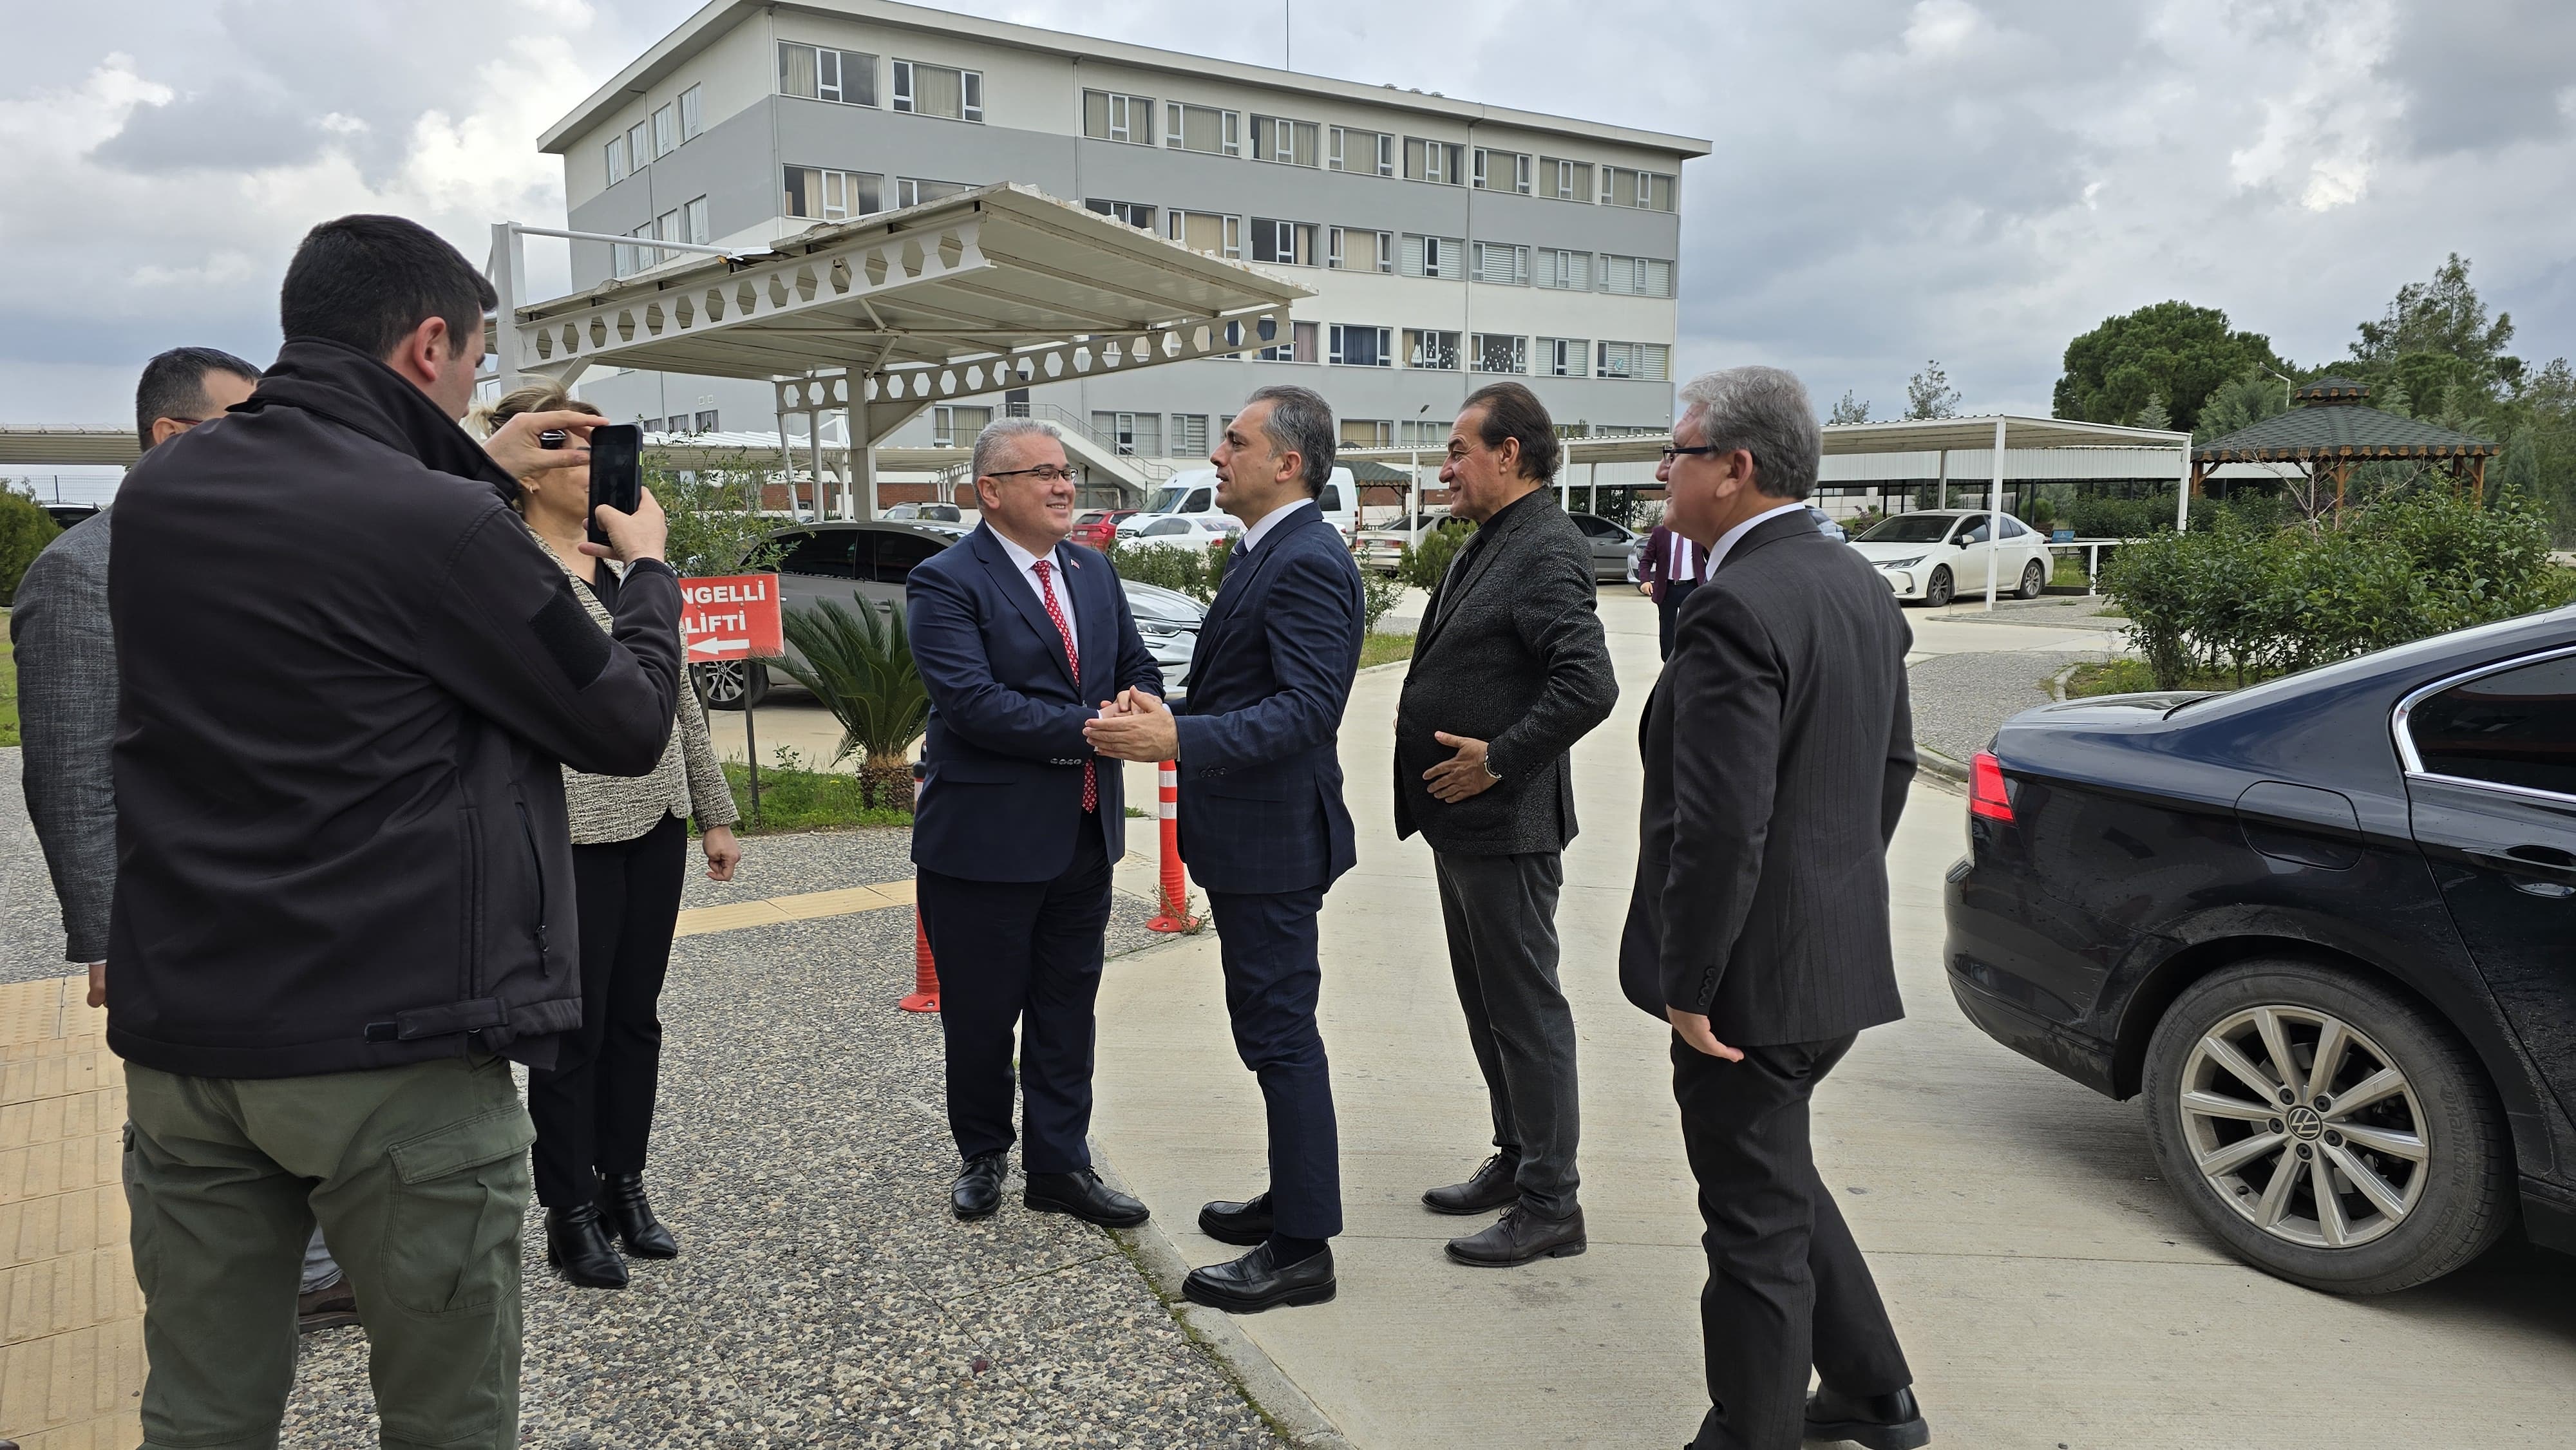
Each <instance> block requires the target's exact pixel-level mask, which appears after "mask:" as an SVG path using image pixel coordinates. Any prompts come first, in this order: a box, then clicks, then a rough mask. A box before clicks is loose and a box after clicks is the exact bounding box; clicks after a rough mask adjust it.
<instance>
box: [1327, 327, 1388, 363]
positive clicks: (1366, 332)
mask: <svg viewBox="0 0 2576 1450" xmlns="http://www.w3.org/2000/svg"><path fill="white" fill-rule="evenodd" d="M1388 331H1389V329H1387V328H1383V327H1352V326H1346V325H1344V324H1342V323H1339V322H1336V323H1334V324H1333V334H1332V344H1333V351H1332V360H1333V361H1334V362H1336V363H1339V364H1340V365H1342V366H1343V367H1346V368H1386V367H1393V366H1395V355H1394V350H1393V349H1392V348H1390V347H1389V346H1388V345H1387V343H1388V339H1387V333H1388Z"/></svg>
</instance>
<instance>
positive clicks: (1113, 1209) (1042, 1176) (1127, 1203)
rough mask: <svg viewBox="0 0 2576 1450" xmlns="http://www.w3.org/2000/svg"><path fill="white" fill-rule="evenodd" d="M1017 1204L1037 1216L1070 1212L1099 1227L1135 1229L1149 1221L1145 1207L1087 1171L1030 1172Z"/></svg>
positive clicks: (1148, 1212) (1149, 1212) (1150, 1215)
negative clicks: (1026, 1206)
mask: <svg viewBox="0 0 2576 1450" xmlns="http://www.w3.org/2000/svg"><path fill="white" fill-rule="evenodd" d="M1020 1202H1022V1203H1024V1204H1027V1205H1028V1206H1029V1207H1030V1208H1032V1209H1034V1210H1036V1211H1037V1212H1039V1213H1069V1214H1072V1215H1073V1216H1074V1217H1075V1218H1078V1219H1081V1220H1082V1221H1083V1222H1085V1223H1096V1224H1098V1225H1100V1226H1101V1227H1102V1228H1134V1227H1135V1226H1136V1225H1138V1224H1140V1223H1143V1222H1144V1221H1145V1220H1146V1219H1148V1218H1151V1217H1152V1216H1153V1213H1152V1211H1151V1210H1149V1209H1148V1208H1146V1207H1145V1205H1144V1204H1142V1203H1140V1202H1138V1201H1137V1200H1135V1199H1133V1198H1129V1197H1128V1196H1127V1195H1126V1194H1123V1193H1121V1192H1119V1191H1118V1190H1117V1189H1115V1188H1112V1187H1110V1186H1109V1185H1108V1184H1106V1183H1103V1182H1101V1181H1100V1175H1099V1174H1097V1173H1094V1172H1092V1171H1091V1170H1090V1169H1088V1168H1086V1169H1084V1170H1082V1171H1081V1172H1079V1173H1032V1174H1030V1175H1029V1186H1028V1191H1027V1192H1025V1193H1023V1194H1021V1195H1020Z"/></svg>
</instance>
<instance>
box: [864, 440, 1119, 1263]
mask: <svg viewBox="0 0 2576 1450" xmlns="http://www.w3.org/2000/svg"><path fill="white" fill-rule="evenodd" d="M974 468H975V492H976V496H977V498H978V500H979V502H980V504H981V506H982V510H983V515H984V521H983V525H982V527H980V528H977V529H976V530H975V531H974V532H973V533H970V534H968V535H967V536H966V538H965V539H964V541H963V542H961V543H959V544H957V545H955V546H954V547H952V548H949V549H947V550H945V551H943V552H941V553H940V554H937V555H935V556H933V557H932V558H931V559H929V560H927V561H926V562H924V563H922V564H919V565H917V566H915V567H914V569H913V571H912V574H911V577H910V579H909V580H908V581H907V593H908V595H909V607H908V613H907V619H908V621H909V624H910V631H909V632H910V634H911V637H912V657H913V661H914V663H915V664H916V665H917V666H919V668H920V670H921V680H922V684H923V685H924V686H925V687H927V689H928V691H929V694H930V718H929V721H928V724H927V726H926V734H925V738H924V740H923V744H922V764H923V765H924V766H925V767H927V773H926V775H925V776H924V779H923V782H922V788H921V803H920V808H919V810H918V811H917V813H916V814H915V815H914V817H913V827H912V860H913V864H914V866H915V867H917V868H918V871H919V881H918V899H919V901H920V905H921V923H922V926H923V928H924V929H925V930H926V931H927V932H928V933H929V936H930V947H931V951H932V953H933V954H934V955H935V956H937V957H938V959H939V975H940V985H941V996H940V1019H939V1020H940V1027H941V1029H942V1031H943V1032H944V1034H945V1035H946V1038H947V1046H948V1125H949V1131H950V1132H951V1133H952V1134H953V1135H954V1136H955V1138H956V1141H957V1152H958V1155H959V1156H960V1157H961V1158H962V1159H963V1160H964V1166H963V1168H962V1169H961V1170H960V1171H959V1173H958V1175H957V1181H956V1184H955V1186H954V1187H953V1188H952V1190H951V1191H950V1194H949V1207H950V1209H951V1211H953V1212H954V1213H955V1214H956V1215H957V1217H959V1218H961V1219H977V1218H983V1217H986V1216H988V1215H990V1214H991V1213H992V1212H993V1211H994V1210H995V1209H997V1208H999V1207H1000V1206H1001V1201H1002V1180H1003V1177H1004V1176H1005V1175H1006V1173H1007V1172H1008V1171H1009V1166H1010V1148H1011V1143H1012V1141H1013V1135H1012V1132H1011V1107H1012V1099H1013V1098H1014V1097H1015V1096H1017V1097H1020V1098H1022V1099H1023V1113H1022V1126H1023V1128H1024V1134H1023V1136H1022V1138H1021V1149H1020V1166H1021V1168H1022V1170H1023V1171H1024V1172H1025V1174H1026V1175H1027V1189H1026V1191H1025V1193H1024V1195H1023V1197H1022V1200H1021V1201H1022V1202H1023V1203H1025V1204H1026V1205H1027V1206H1028V1207H1029V1208H1031V1209H1034V1210H1037V1211H1039V1212H1042V1213H1069V1214H1072V1215H1073V1216H1075V1217H1077V1218H1081V1219H1086V1220H1088V1221H1090V1222H1092V1223H1096V1224H1101V1225H1104V1226H1106V1227H1110V1228H1133V1227H1134V1226H1136V1225H1137V1224H1140V1223H1143V1222H1144V1221H1145V1218H1146V1210H1145V1205H1144V1204H1142V1203H1139V1202H1137V1201H1136V1200H1135V1199H1133V1198H1130V1197H1128V1196H1127V1195H1126V1194H1123V1193H1119V1192H1117V1191H1116V1190H1114V1189H1111V1188H1109V1187H1108V1186H1107V1185H1105V1184H1103V1183H1102V1182H1101V1181H1100V1177H1099V1175H1098V1174H1097V1173H1095V1172H1093V1171H1092V1167H1091V1150H1090V1146H1089V1144H1088V1142H1087V1139H1088V1138H1089V1136H1090V1131H1091V1054H1092V1003H1093V1000H1094V998H1095V997H1096V996H1097V995H1098V992H1099V989H1100V956H1101V942H1102V936H1103V932H1104V931H1105V929H1106V928H1107V926H1108V922H1109V875H1110V868H1111V867H1112V866H1113V865H1115V864H1116V863H1117V861H1118V860H1119V858H1120V857H1121V856H1123V855H1125V854H1126V831H1125V826H1126V812H1125V810H1124V808H1123V806H1124V802H1123V797H1122V795H1121V793H1120V790H1119V784H1120V777H1119V765H1118V762H1117V761H1115V760H1110V759H1106V758H1103V757H1101V756H1099V755H1097V754H1096V753H1095V752H1094V751H1093V749H1092V747H1091V743H1090V741H1089V740H1087V739H1086V738H1085V737H1084V734H1083V727H1084V725H1085V724H1087V723H1088V722H1090V721H1091V720H1093V719H1095V718H1097V717H1098V716H1099V715H1100V713H1101V712H1102V710H1103V709H1110V710H1116V709H1118V708H1120V707H1119V706H1117V705H1115V704H1113V703H1112V702H1114V701H1117V700H1119V699H1121V698H1122V697H1124V696H1126V694H1127V692H1128V691H1130V690H1131V689H1141V690H1145V691H1149V692H1152V693H1155V694H1159V693H1161V691H1162V687H1163V682H1162V676H1161V674H1160V672H1159V671H1158V670H1157V669H1156V668H1155V665H1154V660H1153V656H1152V655H1150V654H1148V653H1146V650H1145V642H1144V640H1143V639H1141V638H1140V637H1138V635H1137V633H1136V621H1135V618H1134V617H1133V616H1132V615H1130V614H1129V613H1128V610H1127V595H1126V593H1125V591H1124V590H1122V589H1121V588H1120V587H1119V584H1118V576H1117V575H1116V574H1114V573H1112V572H1111V571H1110V568H1109V561H1108V560H1107V559H1105V558H1103V557H1101V556H1100V555H1099V554H1097V553H1094V552H1093V551H1092V550H1089V549H1086V548H1083V547H1082V546H1080V545H1078V544H1072V543H1067V542H1066V541H1065V538H1066V535H1067V534H1069V533H1071V532H1072V529H1073V497H1074V485H1073V474H1072V471H1071V470H1070V469H1069V468H1067V467H1066V466H1065V458H1064V445H1063V444H1062V443H1061V442H1059V441H1058V440H1057V437H1056V433H1055V430H1054V429H1052V428H1050V427H1048V426H1047V425H1046V424H1044V423H1040V422H1036V421H1033V420H1031V419H1027V418H1004V419H1001V420H999V421H997V422H995V423H993V424H992V425H991V426H989V427H987V428H986V429H985V430H984V431H983V433H982V434H981V435H979V436H978V437H977V438H976V440H975V462H974ZM1014 1029H1016V1030H1017V1033H1018V1039H1019V1054H1018V1056H1019V1074H1018V1079H1019V1080H1018V1083H1017V1084H1016V1086H1017V1089H1018V1091H1017V1092H1016V1093H1015V1092H1014V1086H1015V1085H1014V1082H1013V1074H1012V1038H1013V1032H1014Z"/></svg>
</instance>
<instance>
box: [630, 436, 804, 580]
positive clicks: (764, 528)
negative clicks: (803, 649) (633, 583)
mask: <svg viewBox="0 0 2576 1450" xmlns="http://www.w3.org/2000/svg"><path fill="white" fill-rule="evenodd" d="M764 476H765V475H763V473H762V472H761V471H760V470H759V469H758V468H756V467H754V466H752V461H751V459H750V457H749V456H748V455H744V456H743V457H741V458H739V459H736V460H733V461H732V462H731V464H730V465H729V466H726V467H718V468H693V469H689V470H686V471H685V472H684V471H682V470H679V469H675V468H672V467H671V466H670V464H669V460H668V459H666V458H664V457H662V456H661V455H658V454H656V455H651V456H648V457H647V458H646V459H645V460H644V486H645V487H646V488H649V489H651V490H653V497H654V498H656V499H658V500H660V501H661V504H662V513H663V515H664V516H665V517H666V518H668V519H669V520H670V525H671V536H670V540H669V542H668V543H666V544H665V545H664V546H663V548H664V557H666V558H668V559H669V560H670V561H671V567H672V568H673V569H675V570H677V571H679V572H680V573H681V574H683V575H705V574H735V573H741V572H744V571H747V570H759V569H766V568H769V567H771V566H772V565H773V564H774V563H775V562H776V560H777V555H778V546H777V545H776V544H773V543H771V542H770V538H769V536H770V534H771V533H773V532H775V531H776V530H777V528H778V527H779V522H780V521H779V520H777V519H772V518H764V517H762V516H761V514H760V513H759V504H760V486H761V482H762V480H763V478H764Z"/></svg>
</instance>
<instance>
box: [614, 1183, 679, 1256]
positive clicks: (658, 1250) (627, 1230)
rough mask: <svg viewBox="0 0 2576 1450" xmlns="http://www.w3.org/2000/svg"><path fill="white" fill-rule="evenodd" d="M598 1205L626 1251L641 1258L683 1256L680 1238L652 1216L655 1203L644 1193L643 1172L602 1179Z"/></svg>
mask: <svg viewBox="0 0 2576 1450" xmlns="http://www.w3.org/2000/svg"><path fill="white" fill-rule="evenodd" d="M599 1208H600V1212H601V1213H602V1214H604V1215H605V1216H606V1217H607V1219H608V1226H609V1227H610V1228H612V1229H614V1230H616V1232H617V1238H618V1241H619V1242H620V1243H623V1244H625V1245H626V1252H628V1253H630V1254H633V1255H634V1256H635V1257H637V1258H639V1259H676V1258H678V1257H679V1256H680V1241H679V1240H678V1239H675V1238H673V1237H671V1231H670V1230H669V1229H667V1228H664V1227H663V1226H662V1221H661V1220H660V1219H658V1218H655V1217H654V1216H653V1204H652V1202H651V1201H650V1200H648V1199H647V1198H645V1196H644V1175H643V1174H641V1173H612V1174H610V1175H609V1176H607V1177H606V1178H603V1179H601V1180H599Z"/></svg>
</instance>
